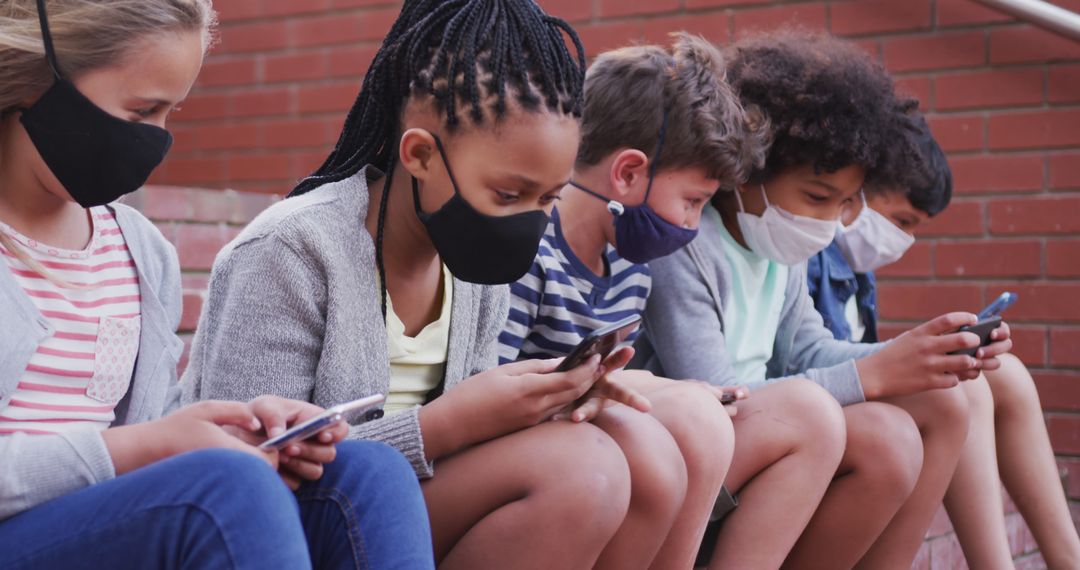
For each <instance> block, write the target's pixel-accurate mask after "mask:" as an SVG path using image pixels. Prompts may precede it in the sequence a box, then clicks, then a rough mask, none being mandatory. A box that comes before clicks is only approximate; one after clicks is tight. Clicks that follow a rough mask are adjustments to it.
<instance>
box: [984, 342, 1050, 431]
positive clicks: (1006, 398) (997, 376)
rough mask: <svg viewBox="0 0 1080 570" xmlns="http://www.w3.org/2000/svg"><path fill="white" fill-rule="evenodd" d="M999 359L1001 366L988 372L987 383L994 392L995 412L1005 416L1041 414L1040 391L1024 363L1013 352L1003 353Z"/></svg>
mask: <svg viewBox="0 0 1080 570" xmlns="http://www.w3.org/2000/svg"><path fill="white" fill-rule="evenodd" d="M998 359H999V360H1000V361H1001V368H998V369H997V370H991V371H987V372H986V379H987V384H988V385H989V386H990V391H991V393H992V394H993V402H994V410H995V414H1002V415H1004V416H1005V417H1015V416H1018V415H1027V414H1031V413H1035V414H1041V413H1042V403H1041V402H1040V401H1039V392H1038V390H1037V389H1036V387H1035V380H1034V379H1033V378H1032V377H1031V373H1030V372H1028V369H1027V367H1026V366H1024V363H1023V362H1021V361H1020V359H1019V358H1017V357H1015V356H1013V355H1012V354H1003V355H1001V356H999V357H998Z"/></svg>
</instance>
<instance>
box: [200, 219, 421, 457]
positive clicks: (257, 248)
mask: <svg viewBox="0 0 1080 570" xmlns="http://www.w3.org/2000/svg"><path fill="white" fill-rule="evenodd" d="M326 287H327V284H326V278H325V276H324V275H323V274H322V273H321V272H320V271H318V270H317V269H315V268H313V267H311V266H310V265H309V264H308V263H307V262H306V261H305V260H304V259H303V257H301V256H300V255H299V254H297V253H296V252H295V251H294V250H293V249H292V248H291V247H290V246H289V244H288V243H287V242H286V241H285V240H283V239H281V238H280V237H277V236H276V235H273V234H272V235H270V236H265V237H262V238H258V239H254V240H252V241H249V242H245V243H243V244H241V245H239V246H238V247H236V248H235V249H232V250H228V252H227V253H225V254H224V257H222V258H220V259H219V260H218V262H217V263H215V267H214V272H213V275H212V276H211V279H210V292H209V295H208V297H207V302H206V306H205V307H204V309H203V314H202V317H201V318H200V319H199V327H198V332H197V333H196V335H195V341H194V343H193V344H192V357H191V365H190V366H189V368H188V370H187V372H185V374H184V379H183V381H182V385H183V403H185V404H186V403H190V402H194V401H199V400H237V401H248V400H251V399H253V398H256V397H258V396H261V395H263V394H275V395H278V396H281V397H284V398H290V399H293V400H302V401H306V402H311V401H313V400H314V391H315V386H316V379H318V378H321V377H322V376H324V375H329V374H332V373H333V371H328V370H323V369H322V368H321V367H320V361H321V357H322V347H323V337H324V335H325V333H326ZM350 437H351V438H354V439H371V440H376V441H382V442H384V443H387V444H389V445H391V446H393V447H395V448H397V449H398V450H399V451H401V453H402V454H404V455H405V457H406V458H408V459H409V461H410V463H412V465H413V468H414V469H415V471H416V473H417V475H418V476H420V477H430V476H431V473H432V467H431V464H430V463H429V462H428V461H427V460H426V458H425V454H424V443H423V438H422V437H421V435H420V424H419V420H418V417H417V414H416V411H415V410H414V411H407V412H402V413H401V414H397V415H394V416H392V417H389V418H384V419H380V420H376V421H374V422H368V423H365V424H361V425H359V426H354V427H353V428H352V429H351V430H350Z"/></svg>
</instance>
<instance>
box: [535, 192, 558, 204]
mask: <svg viewBox="0 0 1080 570" xmlns="http://www.w3.org/2000/svg"><path fill="white" fill-rule="evenodd" d="M556 200H562V196H559V195H558V194H556V195H554V196H541V197H540V204H541V205H544V206H547V205H548V204H551V203H554V202H555V201H556Z"/></svg>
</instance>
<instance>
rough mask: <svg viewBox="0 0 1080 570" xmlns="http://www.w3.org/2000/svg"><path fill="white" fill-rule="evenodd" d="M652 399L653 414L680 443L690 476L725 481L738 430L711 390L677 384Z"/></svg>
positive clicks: (687, 383) (695, 384)
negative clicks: (736, 430)
mask: <svg viewBox="0 0 1080 570" xmlns="http://www.w3.org/2000/svg"><path fill="white" fill-rule="evenodd" d="M650 398H651V399H652V401H653V413H654V415H655V416H656V417H657V418H658V419H659V420H660V421H661V422H662V423H663V425H664V427H665V428H666V429H667V430H668V432H669V433H671V436H672V437H673V438H674V439H675V442H676V443H677V444H678V446H679V449H680V451H681V452H682V456H683V460H684V462H685V463H686V467H687V471H688V472H689V473H690V476H691V477H695V476H696V477H708V478H710V479H717V480H721V481H722V480H723V477H724V473H726V472H727V468H728V466H729V465H730V464H731V456H732V453H733V452H734V449H735V428H734V427H733V426H732V424H731V417H730V416H728V413H727V410H725V409H724V406H723V405H722V404H721V403H720V402H719V401H718V400H717V399H716V396H715V395H714V394H713V393H712V391H710V390H709V389H708V388H706V387H705V386H702V385H700V384H698V383H696V382H675V383H674V384H673V385H672V386H671V387H669V388H665V389H663V390H659V391H657V392H654V393H652V394H650ZM710 475H712V476H711V477H710Z"/></svg>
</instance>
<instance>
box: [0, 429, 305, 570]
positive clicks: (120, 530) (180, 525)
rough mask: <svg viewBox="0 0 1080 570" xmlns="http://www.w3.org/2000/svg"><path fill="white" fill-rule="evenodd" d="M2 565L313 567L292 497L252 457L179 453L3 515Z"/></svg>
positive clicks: (16, 569)
mask: <svg viewBox="0 0 1080 570" xmlns="http://www.w3.org/2000/svg"><path fill="white" fill-rule="evenodd" d="M0 568H4V569H6V570H22V569H25V570H29V569H32V568H65V569H82V568H85V569H90V568H164V569H184V570H188V569H190V570H196V569H201V568H236V569H251V570H255V569H260V568H298V569H303V568H311V561H310V560H309V558H308V549H307V545H306V543H305V540H304V529H303V528H302V527H301V526H300V517H298V516H297V514H296V501H295V500H294V499H293V495H292V493H291V492H290V491H289V489H288V488H287V487H286V486H285V485H284V484H283V483H282V482H281V479H280V478H279V477H278V475H277V473H275V472H274V470H273V469H270V467H269V466H268V465H267V464H266V463H265V462H263V461H262V460H260V459H259V458H257V457H254V456H251V455H248V454H245V453H240V452H236V451H224V450H206V451H196V452H192V453H186V454H184V455H178V456H176V457H172V458H170V459H166V460H164V461H160V462H158V463H155V464H153V465H150V466H148V467H144V468H142V469H139V470H136V471H132V472H131V473H128V474H126V475H123V476H121V477H117V478H116V479H112V480H110V481H105V482H104V483H99V484H97V485H93V486H91V487H88V488H85V489H82V490H79V491H75V492H73V493H71V494H69V495H66V496H64V497H60V498H58V499H55V500H53V501H51V502H48V503H45V504H44V505H41V506H39V507H37V508H34V509H31V510H30V511H27V512H25V513H22V514H20V515H17V516H15V517H13V518H11V519H8V520H6V521H4V522H2V523H0Z"/></svg>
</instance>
